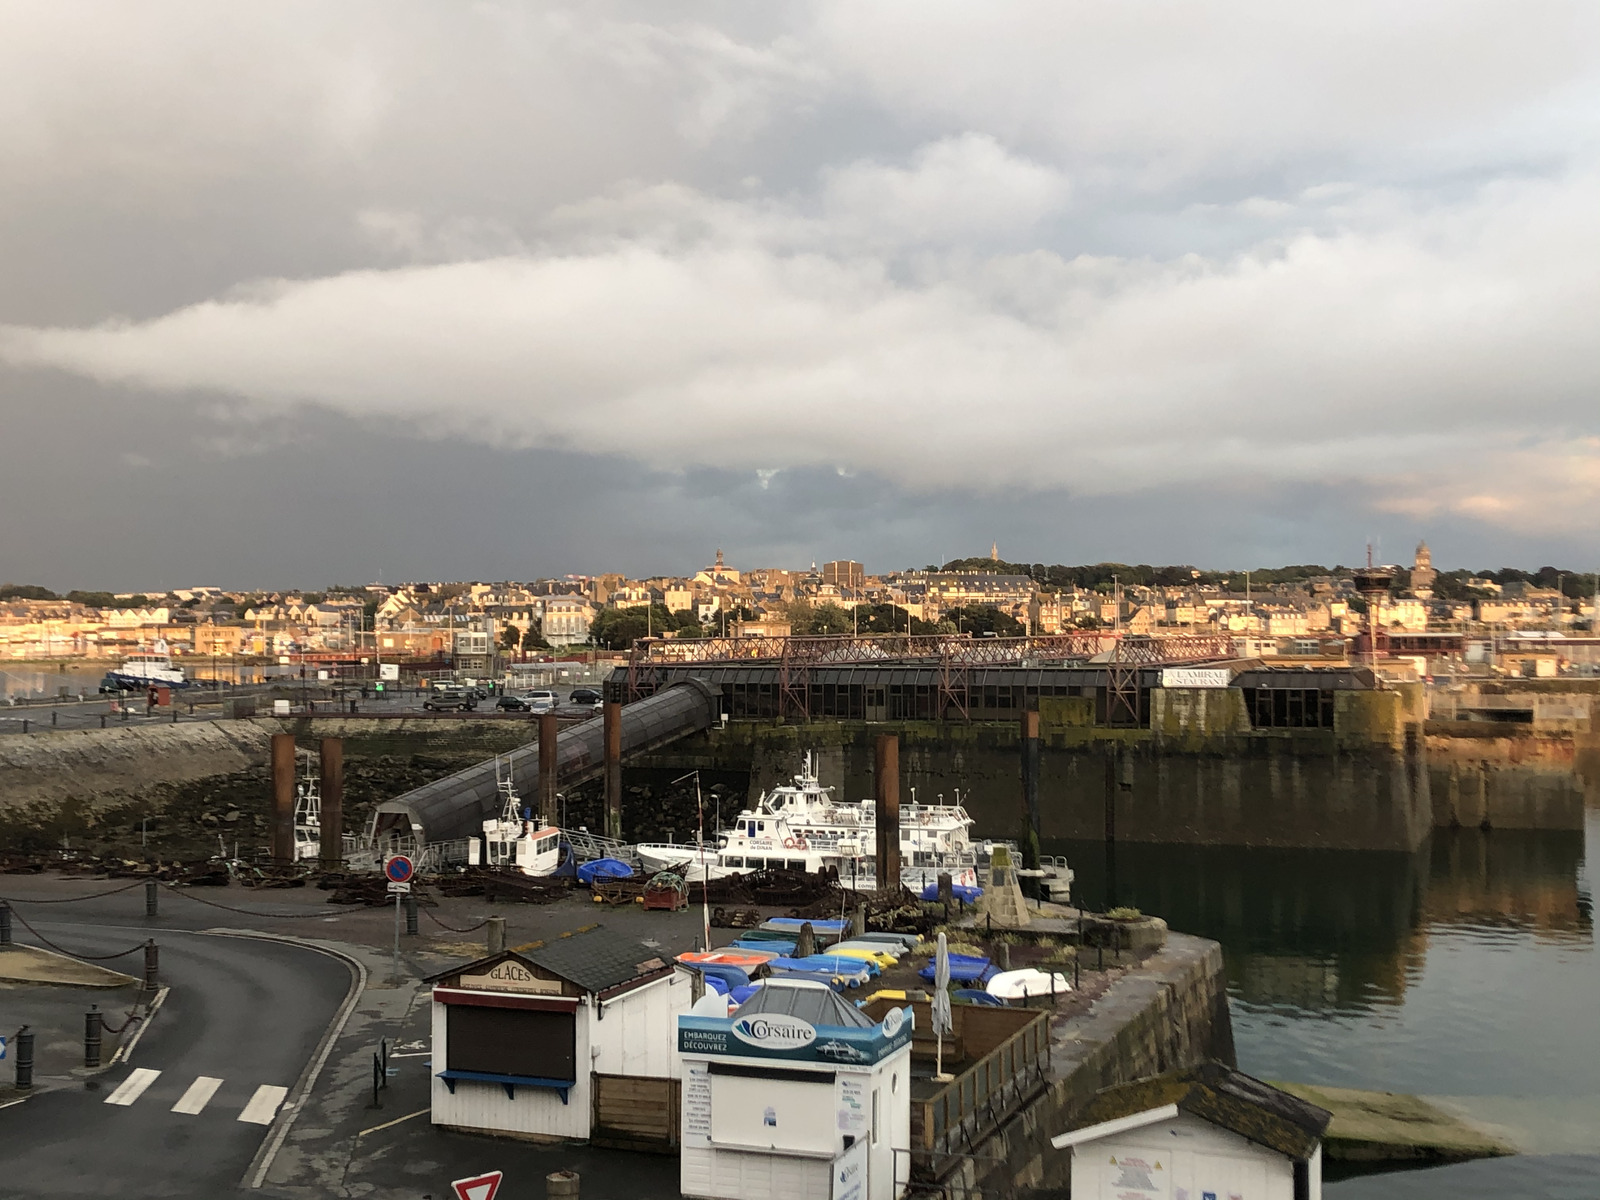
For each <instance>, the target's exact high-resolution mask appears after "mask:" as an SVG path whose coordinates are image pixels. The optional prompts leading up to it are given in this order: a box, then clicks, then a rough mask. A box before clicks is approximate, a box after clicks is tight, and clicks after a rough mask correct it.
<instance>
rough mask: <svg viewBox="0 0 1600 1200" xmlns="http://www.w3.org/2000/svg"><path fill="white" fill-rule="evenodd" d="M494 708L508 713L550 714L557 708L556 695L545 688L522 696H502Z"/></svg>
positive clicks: (524, 693)
mask: <svg viewBox="0 0 1600 1200" xmlns="http://www.w3.org/2000/svg"><path fill="white" fill-rule="evenodd" d="M494 706H495V707H496V708H498V709H502V710H504V711H506V712H536V713H537V712H549V711H550V710H551V709H552V708H554V707H555V706H556V694H555V693H554V692H552V691H549V690H548V689H545V688H536V689H534V690H533V691H531V692H523V693H522V694H521V695H520V696H501V697H500V699H498V700H496V701H495V702H494Z"/></svg>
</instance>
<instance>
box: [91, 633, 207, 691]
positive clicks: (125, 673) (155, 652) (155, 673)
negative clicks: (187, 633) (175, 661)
mask: <svg viewBox="0 0 1600 1200" xmlns="http://www.w3.org/2000/svg"><path fill="white" fill-rule="evenodd" d="M108 685H110V686H114V687H116V688H120V689H121V690H123V691H125V692H141V691H144V690H145V689H146V688H152V687H168V688H181V687H188V686H189V680H188V678H187V677H186V676H185V675H184V673H183V668H182V667H175V666H173V665H172V656H171V655H170V654H168V653H167V643H166V641H165V639H157V641H156V644H155V645H154V646H153V647H152V648H151V649H149V650H145V649H144V648H143V647H142V646H141V647H140V648H139V649H138V650H137V651H136V652H135V653H133V654H130V655H129V656H128V657H127V658H126V659H124V660H123V662H122V665H121V666H120V667H118V668H117V669H116V670H114V671H107V672H106V677H105V679H104V680H103V681H102V682H101V684H100V689H101V691H106V690H109V688H108Z"/></svg>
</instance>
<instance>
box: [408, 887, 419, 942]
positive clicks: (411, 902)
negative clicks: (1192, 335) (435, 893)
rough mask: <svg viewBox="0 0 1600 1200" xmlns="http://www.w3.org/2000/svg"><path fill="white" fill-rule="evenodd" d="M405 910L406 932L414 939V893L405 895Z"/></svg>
mask: <svg viewBox="0 0 1600 1200" xmlns="http://www.w3.org/2000/svg"><path fill="white" fill-rule="evenodd" d="M405 909H406V932H407V933H408V934H410V935H411V936H412V937H415V936H416V934H417V897H416V895H415V893H411V892H407V893H406V899H405Z"/></svg>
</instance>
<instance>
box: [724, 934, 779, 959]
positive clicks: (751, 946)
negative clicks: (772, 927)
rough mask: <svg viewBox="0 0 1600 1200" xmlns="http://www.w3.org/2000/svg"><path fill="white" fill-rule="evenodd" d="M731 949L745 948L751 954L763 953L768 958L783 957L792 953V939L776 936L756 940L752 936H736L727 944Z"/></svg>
mask: <svg viewBox="0 0 1600 1200" xmlns="http://www.w3.org/2000/svg"><path fill="white" fill-rule="evenodd" d="M728 948H729V949H731V950H746V951H749V952H750V953H752V954H765V955H766V956H767V957H768V958H784V957H787V956H788V955H791V954H793V953H794V941H793V940H792V939H786V940H783V941H779V940H778V939H776V938H772V939H764V940H756V939H752V938H743V937H741V938H736V939H734V940H733V941H732V942H730V943H729V944H728Z"/></svg>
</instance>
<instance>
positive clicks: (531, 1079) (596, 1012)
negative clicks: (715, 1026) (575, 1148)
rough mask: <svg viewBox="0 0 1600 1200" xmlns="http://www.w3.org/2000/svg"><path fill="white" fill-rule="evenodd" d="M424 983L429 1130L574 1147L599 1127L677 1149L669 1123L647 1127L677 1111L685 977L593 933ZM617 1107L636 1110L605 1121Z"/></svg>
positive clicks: (627, 941) (688, 992)
mask: <svg viewBox="0 0 1600 1200" xmlns="http://www.w3.org/2000/svg"><path fill="white" fill-rule="evenodd" d="M427 982H428V983H431V984H432V985H433V1047H432V1048H433V1096H432V1106H431V1107H432V1116H433V1123H434V1124H435V1125H440V1126H443V1127H446V1128H449V1129H456V1130H461V1131H464V1132H470V1133H491V1134H510V1135H515V1136H521V1137H527V1138H534V1139H550V1140H559V1139H567V1140H574V1141H583V1140H589V1139H590V1138H591V1137H593V1136H595V1133H596V1123H597V1122H599V1123H600V1124H601V1125H603V1126H605V1127H606V1129H607V1130H608V1131H610V1132H613V1133H616V1132H620V1133H622V1134H628V1135H632V1136H631V1139H630V1140H631V1141H632V1142H633V1143H637V1144H645V1143H650V1142H654V1143H658V1144H659V1145H660V1146H661V1148H670V1144H671V1143H672V1142H673V1141H675V1140H676V1137H675V1135H676V1132H677V1130H676V1126H675V1125H674V1128H673V1129H672V1131H671V1132H672V1134H673V1135H674V1136H673V1137H671V1138H668V1137H666V1136H665V1132H666V1131H665V1130H662V1131H660V1133H661V1135H662V1136H659V1137H657V1136H655V1134H656V1130H655V1129H654V1127H653V1125H652V1120H656V1121H659V1120H660V1119H662V1118H661V1116H660V1114H661V1113H664V1112H668V1111H671V1112H673V1113H675V1112H676V1109H675V1108H673V1107H672V1105H673V1104H674V1102H675V1100H676V1097H677V1092H678V1080H677V1074H678V1057H677V1053H676V1051H675V1048H674V1045H673V1035H674V1033H675V1025H674V1018H676V1016H677V1015H678V1014H679V1013H681V1012H685V1011H687V1010H688V1008H689V1005H690V1004H691V1003H692V1002H693V991H694V977H693V974H692V973H691V972H689V971H688V970H686V969H684V968H682V967H678V966H675V965H674V964H672V963H670V962H667V961H666V960H665V959H663V958H661V957H660V955H659V953H658V952H657V951H656V950H653V949H651V948H650V947H648V946H645V945H644V944H642V943H641V942H639V941H637V940H635V939H633V938H629V937H625V936H623V935H620V934H616V933H612V932H611V931H609V930H607V929H604V928H602V927H598V926H597V927H595V928H592V929H589V930H586V931H584V932H582V933H576V934H573V935H571V936H568V937H560V938H553V939H551V940H550V941H549V942H548V943H547V944H545V945H543V946H539V947H536V948H534V949H531V950H528V951H526V952H523V953H518V952H516V951H511V950H508V951H505V952H503V953H501V954H496V955H491V956H490V957H488V958H481V959H478V960H477V961H475V962H470V963H464V964H462V965H461V966H458V967H453V968H451V969H450V970H448V971H443V972H440V973H439V974H438V975H434V976H431V977H429V979H428V980H427ZM619 1097H620V1098H619ZM619 1105H620V1106H622V1107H623V1108H625V1109H626V1108H627V1106H629V1105H632V1106H634V1107H636V1108H638V1109H639V1111H638V1112H637V1113H632V1114H630V1113H629V1112H627V1111H624V1112H623V1113H621V1114H620V1115H613V1114H612V1109H614V1108H617V1107H618V1106H619ZM630 1117H631V1119H630ZM613 1126H621V1127H622V1128H621V1130H620V1131H619V1130H615V1129H612V1127H613Z"/></svg>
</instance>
